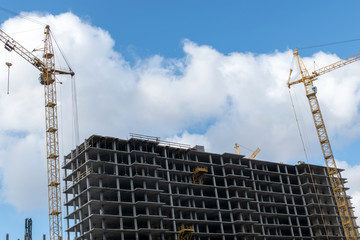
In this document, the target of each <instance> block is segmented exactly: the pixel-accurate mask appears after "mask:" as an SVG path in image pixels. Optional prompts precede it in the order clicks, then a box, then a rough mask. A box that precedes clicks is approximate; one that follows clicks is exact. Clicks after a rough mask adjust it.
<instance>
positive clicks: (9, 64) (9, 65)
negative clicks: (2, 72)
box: [5, 62, 12, 95]
mask: <svg viewBox="0 0 360 240" xmlns="http://www.w3.org/2000/svg"><path fill="white" fill-rule="evenodd" d="M5 64H6V66H8V86H7V94H8V95H9V90H10V67H11V66H12V63H10V62H6V63H5Z"/></svg>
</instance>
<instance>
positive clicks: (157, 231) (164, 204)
mask: <svg viewBox="0 0 360 240" xmlns="http://www.w3.org/2000/svg"><path fill="white" fill-rule="evenodd" d="M63 169H64V171H65V177H64V181H65V189H64V193H65V194H66V200H65V207H66V216H65V218H66V220H67V228H66V232H67V234H68V236H67V237H68V239H107V240H109V239H136V240H158V239H161V240H175V239H179V240H180V239H194V240H200V239H201V240H202V239H206V240H210V239H219V240H220V239H221V240H235V239H236V240H240V239H269V240H270V239H273V240H275V239H276V240H278V239H345V235H344V231H343V226H342V224H341V220H340V217H339V214H338V209H337V205H336V203H335V198H334V197H333V191H332V188H331V185H330V183H329V178H328V175H327V171H326V168H325V167H322V166H316V165H310V166H308V165H307V164H304V163H300V164H298V165H288V164H282V163H275V162H266V161H259V160H255V159H248V158H246V157H245V156H243V155H238V154H233V153H223V154H217V153H209V152H205V151H204V147H201V146H196V147H194V148H191V147H190V146H188V145H184V144H178V143H172V142H166V141H161V140H160V139H159V138H156V137H148V136H143V135H137V134H131V138H130V139H129V140H123V139H118V138H113V137H102V136H97V135H93V136H91V137H90V138H88V139H87V140H85V142H84V143H82V144H81V145H80V146H79V147H77V148H76V149H75V150H73V151H71V153H70V154H69V155H67V156H66V157H65V159H64V164H63ZM309 169H311V170H310V171H309ZM312 179H313V181H312ZM314 187H315V188H314ZM314 189H316V192H317V194H315V190H314Z"/></svg>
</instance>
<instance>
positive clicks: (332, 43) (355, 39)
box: [298, 38, 360, 50]
mask: <svg viewBox="0 0 360 240" xmlns="http://www.w3.org/2000/svg"><path fill="white" fill-rule="evenodd" d="M355 41H360V38H354V39H349V40H343V41H337V42H330V43H323V44H318V45H312V46H308V47H301V48H298V49H299V50H303V49H310V48H319V47H327V46H332V45H338V44H343V43H349V42H355Z"/></svg>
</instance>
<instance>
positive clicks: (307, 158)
mask: <svg viewBox="0 0 360 240" xmlns="http://www.w3.org/2000/svg"><path fill="white" fill-rule="evenodd" d="M291 73H292V68H290V74H289V80H290V77H291ZM288 91H289V95H290V100H291V106H292V108H293V111H294V116H295V119H296V124H297V128H298V131H299V134H300V139H301V144H302V147H303V150H304V154H305V159H306V162H307V166H308V169H309V173H310V178H311V182H312V185H313V188H314V192H315V196H316V201H317V204H318V207H319V211H320V215H321V219H322V222H323V226H324V230H325V234H326V238H327V239H328V240H329V235H328V231H327V228H326V224H325V219H324V215H323V212H322V209H321V205H320V200H319V195H318V191H317V189H316V186H315V181H314V176H313V174H312V172H311V167H310V163H309V157H308V154H307V152H306V148H305V143H304V139H303V136H302V133H301V128H300V124H299V120H298V117H297V114H296V110H295V106H294V102H293V98H292V96H291V91H290V88H288Z"/></svg>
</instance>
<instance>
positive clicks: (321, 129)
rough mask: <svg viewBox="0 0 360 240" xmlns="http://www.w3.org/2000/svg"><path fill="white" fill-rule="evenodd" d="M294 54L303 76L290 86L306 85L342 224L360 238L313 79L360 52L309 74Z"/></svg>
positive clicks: (351, 235) (349, 234) (347, 233)
mask: <svg viewBox="0 0 360 240" xmlns="http://www.w3.org/2000/svg"><path fill="white" fill-rule="evenodd" d="M294 56H295V58H296V60H297V65H298V68H299V70H300V74H301V78H300V79H298V80H296V81H292V82H290V79H289V81H288V83H287V85H288V87H289V88H290V86H291V85H294V84H297V83H303V84H304V86H305V92H306V97H307V98H308V101H309V105H310V109H311V113H312V116H313V120H314V123H315V128H316V131H317V135H318V139H319V142H320V145H321V149H322V153H323V156H324V159H325V163H326V169H327V172H328V175H329V179H330V183H331V186H332V190H333V193H334V197H335V201H336V205H337V208H338V212H339V215H340V218H341V222H342V226H343V229H344V233H345V236H346V239H347V240H350V239H351V240H355V239H358V232H357V231H356V222H355V220H354V218H353V213H352V212H350V211H351V209H350V206H349V204H348V198H347V197H346V192H345V188H344V184H343V181H342V178H341V175H340V171H339V170H338V168H337V166H336V162H335V158H334V155H333V152H332V149H331V145H330V141H329V137H328V134H327V131H326V128H325V122H324V119H323V117H322V114H321V110H320V105H319V102H318V99H317V97H316V88H315V87H314V84H313V81H315V80H317V77H318V76H320V75H322V74H325V73H328V72H331V71H333V70H335V69H338V68H340V67H343V66H345V65H348V64H350V63H353V62H355V61H358V60H360V54H357V55H354V56H352V57H349V58H346V59H343V60H340V61H338V62H335V63H333V64H330V65H328V66H326V67H323V68H320V69H318V70H317V71H315V72H313V73H312V74H309V72H308V70H307V69H306V67H305V64H304V63H303V61H302V59H301V58H300V56H299V53H298V51H297V49H295V51H294Z"/></svg>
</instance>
